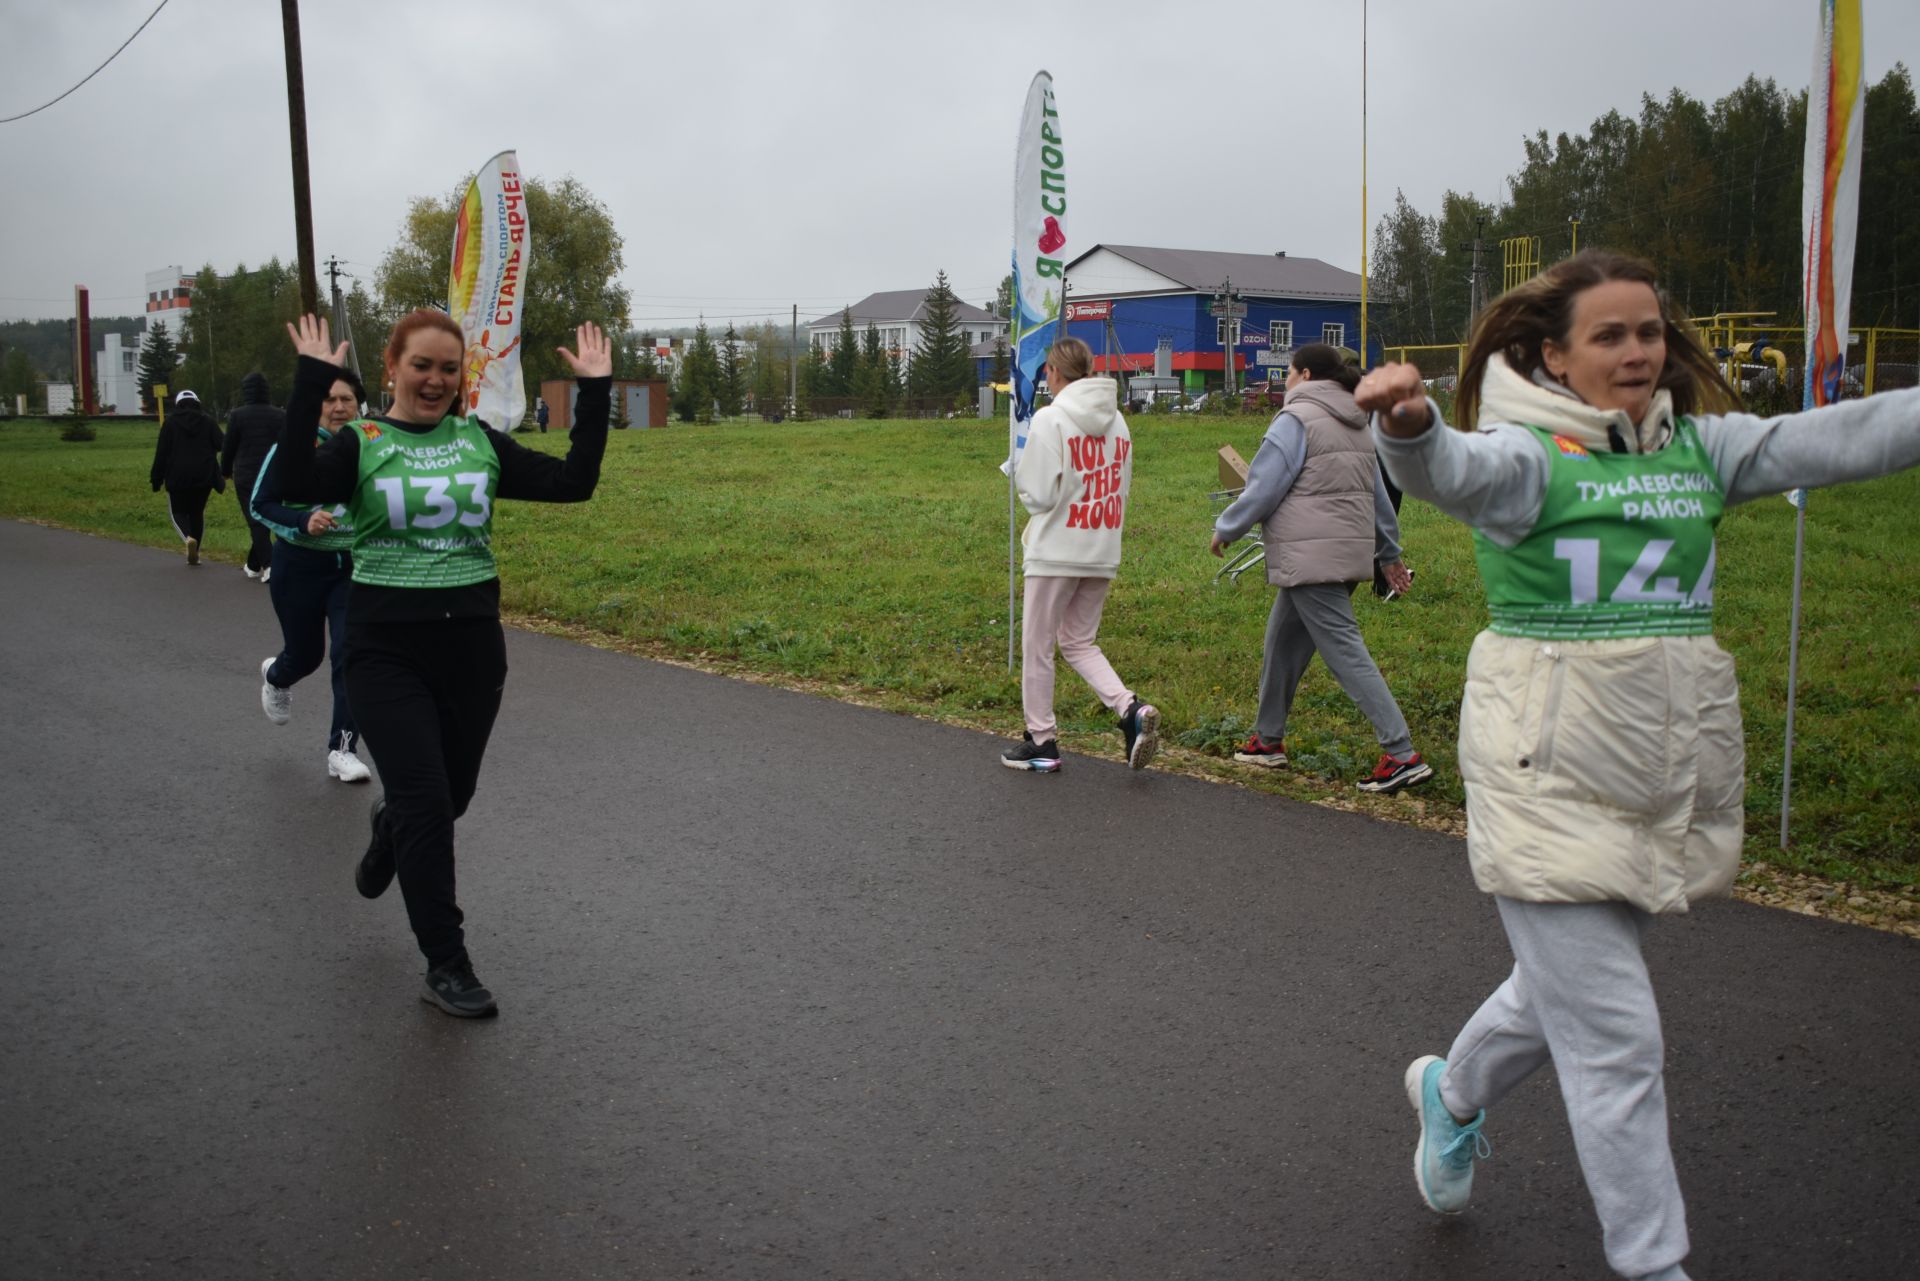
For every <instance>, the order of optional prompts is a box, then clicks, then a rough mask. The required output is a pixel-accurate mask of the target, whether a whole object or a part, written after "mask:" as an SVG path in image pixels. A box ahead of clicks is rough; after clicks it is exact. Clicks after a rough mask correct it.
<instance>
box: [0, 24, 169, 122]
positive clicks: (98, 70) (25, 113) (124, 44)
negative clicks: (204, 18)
mask: <svg viewBox="0 0 1920 1281" xmlns="http://www.w3.org/2000/svg"><path fill="white" fill-rule="evenodd" d="M166 7H167V0H160V3H159V4H157V5H155V6H154V7H153V12H152V13H150V14H148V15H147V22H152V21H153V20H154V19H155V18H157V17H159V16H160V11H161V10H162V9H164V8H166ZM147 22H143V23H141V24H140V25H139V26H137V27H135V28H134V29H133V35H131V36H128V37H127V38H126V39H125V40H122V41H121V42H120V47H119V48H118V49H115V50H114V51H113V52H112V53H110V54H108V55H107V62H112V61H113V60H114V59H115V58H118V57H119V56H120V55H121V54H122V53H123V52H125V51H126V47H127V46H128V45H130V44H132V43H133V42H134V39H135V38H136V37H137V36H139V34H140V33H141V32H142V31H145V30H146V29H147ZM107 62H103V63H101V64H100V65H99V66H97V67H95V68H94V69H93V70H92V71H89V72H88V73H87V74H86V75H85V76H84V77H82V78H81V80H80V84H77V85H75V86H74V87H73V89H69V90H67V93H63V94H61V95H60V98H64V97H66V96H67V94H70V93H72V92H73V91H74V89H78V88H79V87H80V85H83V84H85V83H86V82H87V81H89V80H91V79H93V78H94V77H95V76H97V75H99V74H100V73H101V72H102V71H105V70H106V69H107ZM60 98H55V99H54V100H53V102H43V103H41V104H40V105H39V106H37V107H35V108H34V109H33V110H32V111H23V112H21V113H20V114H19V115H17V116H7V117H4V118H0V125H10V124H12V123H13V122H14V121H16V120H25V119H26V118H27V117H28V116H33V115H38V114H39V113H40V112H42V111H45V110H46V109H47V108H48V107H51V106H52V105H53V103H54V102H59V101H60Z"/></svg>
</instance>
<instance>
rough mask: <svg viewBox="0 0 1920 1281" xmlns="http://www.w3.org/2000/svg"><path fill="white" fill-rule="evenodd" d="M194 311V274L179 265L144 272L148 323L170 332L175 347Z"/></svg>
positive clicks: (150, 326) (150, 325)
mask: <svg viewBox="0 0 1920 1281" xmlns="http://www.w3.org/2000/svg"><path fill="white" fill-rule="evenodd" d="M192 314H193V277H192V276H189V275H187V274H186V273H185V272H183V271H181V270H180V268H178V267H162V268H160V270H158V271H150V272H148V273H147V326H148V328H152V327H153V326H154V325H165V326H166V327H167V329H168V330H169V331H170V332H171V333H172V334H173V342H174V345H175V346H179V344H180V332H181V330H182V328H183V327H184V326H185V325H186V323H187V317H188V316H190V315H192Z"/></svg>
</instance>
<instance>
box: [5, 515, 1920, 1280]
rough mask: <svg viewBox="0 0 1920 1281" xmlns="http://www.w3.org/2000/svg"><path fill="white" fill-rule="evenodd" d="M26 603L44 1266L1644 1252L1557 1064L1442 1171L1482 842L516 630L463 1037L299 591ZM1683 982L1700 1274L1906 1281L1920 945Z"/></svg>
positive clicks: (148, 589) (394, 1268) (115, 589)
mask: <svg viewBox="0 0 1920 1281" xmlns="http://www.w3.org/2000/svg"><path fill="white" fill-rule="evenodd" d="M0 602H3V603H0V611H3V612H0V620H3V621H0V735H3V736H0V816H3V817H0V986H3V989H4V993H5V999H4V1002H3V1003H0V1011H4V1013H3V1014H0V1277H5V1278H9V1279H12V1278H64V1277H102V1278H109V1277H110V1278H256V1277H258V1278H266V1277H297V1278H369V1279H372V1278H380V1279H386V1278H546V1277H554V1278H602V1277H604V1278H668V1277H706V1278H960V1277H966V1278H994V1279H997V1278H1024V1277H1060V1278H1078V1277H1117V1278H1156V1279H1158V1278H1296V1277H1297V1278H1322V1277H1324V1278H1400V1277H1406V1278H1495V1279H1500V1278H1516V1279H1521V1278H1524V1279H1529V1281H1531V1279H1533V1278H1604V1277H1606V1276H1608V1275H1610V1274H1609V1273H1608V1271H1607V1268H1606V1265H1605V1262H1604V1259H1603V1257H1602V1254H1601V1249H1600V1242H1599V1231H1598V1228H1597V1225H1596V1223H1595V1221H1594V1218H1593V1211H1592V1207H1591V1204H1590V1202H1589V1201H1588V1199H1587V1196H1586V1193H1585V1190H1584V1188H1583V1186H1582V1184H1581V1181H1580V1175H1579V1170H1578V1167H1577V1165H1576V1164H1575V1161H1574V1154H1573V1149H1572V1142H1571V1139H1570V1137H1569V1134H1568V1131H1567V1126H1566V1122H1565V1118H1564V1114H1563V1113H1562V1110H1561V1105H1560V1100H1559V1094H1558V1090H1557V1088H1556V1084H1555V1082H1554V1080H1553V1077H1552V1074H1551V1073H1550V1072H1543V1073H1541V1074H1540V1075H1539V1076H1538V1077H1537V1078H1536V1079H1534V1080H1532V1081H1530V1082H1528V1083H1527V1084H1526V1085H1525V1086H1523V1087H1522V1088H1521V1089H1520V1090H1519V1091H1518V1092H1517V1093H1516V1094H1515V1095H1514V1097H1512V1098H1511V1099H1510V1100H1508V1101H1507V1103H1506V1104H1505V1105H1504V1106H1502V1107H1501V1108H1500V1109H1499V1110H1498V1111H1497V1112H1496V1113H1495V1114H1494V1115H1493V1116H1492V1117H1491V1118H1490V1120H1489V1123H1488V1134H1489V1136H1490V1137H1491V1139H1492V1142H1493V1145H1494V1154H1493V1158H1492V1160H1491V1161H1489V1162H1487V1163H1485V1164H1483V1165H1482V1167H1481V1169H1480V1174H1479V1179H1478V1186H1477V1188H1476V1195H1475V1200H1474V1204H1473V1207H1472V1208H1471V1210H1470V1211H1469V1212H1468V1213H1467V1214H1465V1215H1463V1216H1460V1217H1458V1218H1453V1219H1442V1218H1440V1217H1438V1216H1435V1215H1433V1214H1431V1213H1430V1212H1428V1211H1427V1210H1426V1209H1425V1208H1424V1207H1423V1206H1422V1205H1421V1203H1420V1201H1419V1199H1418V1196H1417V1195H1416V1193H1415V1190H1414V1186H1413V1181H1412V1173H1411V1151H1412V1141H1413V1137H1414V1124H1413V1116H1412V1113H1411V1112H1410V1110H1409V1109H1408V1107H1407V1104H1406V1102H1405V1099H1404V1097H1403V1095H1402V1093H1401V1086H1400V1077H1401V1071H1402V1069H1403V1068H1404V1067H1405V1065H1406V1063H1407V1062H1408V1060H1410V1059H1411V1058H1412V1057H1414V1056H1415V1055H1417V1054H1420V1053H1425V1052H1443V1051H1444V1050H1445V1049H1446V1046H1447V1043H1448V1040H1449V1039H1450V1037H1451V1034H1452V1032H1453V1031H1454V1030H1455V1029H1456V1027H1457V1026H1458V1025H1459V1023H1460V1022H1461V1021H1462V1020H1463V1019H1464V1018H1465V1017H1466V1016H1467V1014H1468V1013H1470V1012H1471V1010H1472V1009H1473V1007H1474V1006H1475V1005H1476V1004H1477V1003H1478V1001H1479V1000H1480V998H1481V997H1482V996H1483V995H1484V994H1485V993H1486V992H1487V991H1488V990H1489V989H1491V988H1492V987H1493V986H1494V985H1495V984H1497V983H1498V982H1499V980H1500V979H1501V977H1502V976H1503V974H1504V972H1505V970H1506V968H1507V966H1508V964H1509V957H1508V953H1507V951H1506V948H1505V943H1504V939H1503V937H1502V935H1501V933H1500V930H1499V925H1498V921H1497V919H1496V917H1495V913H1494V911H1493V908H1492V905H1491V903H1490V902H1488V901H1487V900H1485V899H1484V898H1483V897H1482V896H1481V895H1479V894H1478V893H1476V892H1475V891H1474V889H1473V887H1472V884H1471V881H1470V879H1469V876H1468V873H1467V868H1466V864H1465V854H1464V848H1463V846H1462V844H1461V843H1460V842H1459V841H1456V840H1452V839H1448V838H1445V837H1441V836H1438V835H1433V834H1428V833H1424V832H1418V831H1413V830H1409V829H1404V828H1399V827H1394V826H1390V825H1386V824H1382V823H1379V822H1375V821H1371V820H1368V819H1365V818H1360V817H1356V816H1353V815H1348V814H1342V813H1336V812H1333V811H1329V810H1324V809H1319V808H1314V807H1311V806H1306V805H1300V804H1295V803H1291V802H1288V801H1285V800H1281V799H1277V798H1273V797H1267V796H1260V795H1254V794H1252V793H1247V792H1242V791H1239V790H1237V789H1235V788H1232V787H1225V786H1218V785H1214V784H1209V783H1205V782H1200V781H1197V780H1194V779H1188V778H1181V777H1175V776H1171V775H1168V774H1163V773H1159V772H1156V771H1152V770H1149V771H1146V772H1143V773H1135V772H1132V771H1129V770H1127V769H1126V768H1125V767H1124V766H1122V765H1120V764H1119V763H1117V762H1114V761H1106V760H1094V759H1090V758H1083V757H1073V756H1069V758H1068V759H1067V764H1066V767H1065V769H1063V770H1062V771H1061V772H1060V773H1059V774H1057V775H1053V776H1038V775H1021V774H1015V773H1013V772H1011V771H1008V770H1006V769H1003V768H1001V766H1000V764H999V762H998V750H999V748H1000V746H1001V743H1000V741H998V740H995V739H993V738H991V737H988V736H985V735H982V734H978V733H973V732H969V731H965V730H960V729H954V728H949V727H946V726H942V725H936V724H930V723H927V722H922V721H917V720H913V719H910V718H907V717H903V716H896V715H890V714H886V713H881V712H875V711H871V710H867V709H862V708H858V707H852V706H847V705H843V704H839V703H835V702H832V701H829V700H826V699H823V698H817V697H812V696H806V695H801V694H796V693H790V692H785V691H781V690H776V689H769V688H765V687H761V686H756V685H751V684H746V683H741V682H736V681H730V680H726V679H723V678H719V677H715V676H710V675H705V674H702V673H698V672H693V671H688V670H684V669H680V668H675V667H671V666H667V665H662V664H659V663H652V662H646V661H642V660H638V659H635V658H631V657H628V656H625V655H621V654H617V653H611V652H606V651H600V650H595V649H592V648H589V647H586V646H582V645H578V644H573V643H570V642H567V641H563V640H558V639H554V638H551V637H547V636H541V635H534V634H528V633H523V632H510V633H509V641H508V650H509V656H510V661H511V664H512V672H511V675H510V676H509V678H508V684H507V692H506V702H505V706H504V708H503V710H502V713H501V716H500V721H499V726H498V728H497V729H496V731H495V734H494V738H493V742H492V747H491V749H490V752H489V756H488V760H487V766H486V770H485V772H484V774H483V776H482V779H481V786H480V793H479V795H478V797H477V798H476V800H475V802H474V805H473V808H472V810H471V811H470V812H469V814H468V815H467V817H466V818H465V819H464V820H463V821H462V823H461V825H460V831H459V840H460V855H459V856H460V869H461V898H462V902H463V905H464V906H465V908H466V910H467V914H468V940H469V947H470V948H471V950H472V953H473V956H474V959H475V964H476V967H477V968H478V970H479V973H480V975H481V977H482V978H483V979H484V980H486V981H487V982H488V984H489V985H490V986H491V987H492V988H493V989H494V991H495V992H496V994H497V995H498V998H499V1001H500V1006H501V1011H502V1013H501V1016H500V1017H499V1018H498V1019H497V1020H491V1021H486V1022H463V1021H457V1020H454V1019H450V1018H448V1017H446V1016H445V1015H442V1014H440V1013H439V1012H437V1011H436V1010H434V1009H432V1008H430V1007H428V1006H427V1005H425V1004H422V1003H421V1002H420V1001H419V1000H418V999H417V990H418V988H419V985H420V977H421V971H422V962H421V960H420V957H419V955H418V953H417V952H416V950H415V949H414V946H413V942H412V939H411V936H410V935H409V933H408V931H407V928H406V922H405V916H404V913H403V911H402V907H401V904H400V901H399V895H398V892H397V891H394V892H390V893H389V894H388V895H387V896H386V897H385V898H382V899H381V900H379V901H377V902H372V903H369V902H366V901H364V900H362V899H360V898H359V897H358V896H356V895H355V894H354V892H353V889H352V886H351V883H350V882H351V874H352V867H353V863H354V861H355V859H356V858H357V857H358V855H359V853H360V850H361V849H362V847H363V845H364V840H365V832H366V822H365V815H366V809H367V804H368V802H369V800H370V799H371V797H372V795H374V794H375V793H374V789H375V788H377V787H378V784H377V782H376V783H375V784H373V785H372V787H364V786H363V787H348V786H345V785H342V784H339V783H335V782H332V781H330V780H329V779H328V778H327V775H326V770H325V764H324V739H325V733H326V722H325V706H326V692H325V684H324V673H322V674H321V675H317V676H315V677H313V678H310V679H309V680H308V681H307V682H305V683H303V684H302V685H300V686H299V687H297V688H296V689H295V691H294V721H293V723H292V724H291V725H289V726H286V727H275V726H273V725H271V724H269V723H268V722H267V721H266V719H265V718H264V717H263V716H262V715H261V712H260V707H259V698H258V690H259V683H258V682H259V677H258V671H259V664H260V660H261V659H262V658H263V657H265V656H266V655H268V654H271V653H273V652H275V651H276V650H277V649H278V645H279V640H278V631H277V628H276V625H275V622H274V619H273V614H272V611H271V608H270V606H269V603H268V600H267V593H266V591H265V590H264V589H263V588H261V587H259V586H257V585H255V584H253V583H250V582H248V581H246V580H245V579H244V578H243V577H242V575H241V573H240V571H239V570H238V569H237V568H236V567H233V566H230V565H207V566H202V567H200V568H197V569H189V568H187V567H186V566H185V564H184V563H183V561H182V559H181V558H180V557H179V556H177V555H168V554H163V553H161V552H157V551H152V550H147V549H141V548H135V547H130V546H126V545H122V544H118V543H114V542H110V541H106V540H103V539H97V538H91V537H87V536H84V535H78V534H72V533H65V532H59V531H53V530H47V529H42V528H38V527H33V526H26V525H20V524H14V523H10V522H0ZM1244 675H1245V677H1246V678H1247V679H1249V680H1251V679H1252V678H1253V675H1254V673H1253V672H1252V670H1251V669H1249V670H1248V671H1247V672H1246V673H1244ZM1648 955H1649V958H1650V961H1651V964H1652V967H1653V970H1654V974H1655V982H1656V985H1657V987H1658V991H1659V993H1660V999H1661V1006H1662V1011H1663V1015H1664V1019H1665V1027H1666V1033H1667V1044H1668V1085H1669V1091H1670V1094H1671V1099H1672V1121H1673V1133H1674V1147H1675V1152H1676V1157H1677V1160H1678V1164H1679V1169H1680V1175H1681V1180H1682V1184H1683V1186H1684V1188H1685V1190H1686V1193H1687V1197H1688V1205H1689V1213H1690V1223H1691V1226H1692V1232H1693V1241H1694V1254H1693V1257H1692V1259H1691V1261H1690V1263H1689V1269H1690V1271H1691V1272H1692V1275H1693V1276H1694V1277H1695V1278H1696V1279H1698V1281H1727V1279H1731V1278H1741V1279H1742V1281H1755V1279H1758V1278H1776V1277H1777V1278H1821V1279H1825V1278H1856V1277H1857V1278H1896V1277H1911V1276H1914V1275H1916V1274H1920V1177H1916V1174H1915V1154H1916V1153H1920V1119H1917V1118H1916V1110H1917V1107H1916V1101H1917V1100H1920V1060H1917V1059H1916V1054H1915V1047H1916V1029H1920V945H1916V944H1915V943H1913V942H1910V941H1908V940H1905V939H1901V938H1897V937H1893V936H1888V935H1883V934H1876V933H1871V932H1868V931H1865V930H1861V929H1856V928H1850V927H1845V926H1840V925H1835V924H1832V923H1828V922H1824V921H1819V920H1813V919H1808V918H1803V917H1797V916H1793V915H1788V914H1784V913H1779V912H1770V911H1766V910H1762V909H1758V908H1753V907H1749V906H1745V905H1742V904H1737V903H1730V902H1719V903H1712V904H1708V905H1705V906H1704V907H1703V908H1701V909H1700V910H1698V911H1696V912H1695V913H1693V914H1692V915H1690V916H1688V917H1684V918H1677V919H1672V920H1668V921H1664V922H1662V923H1660V925H1659V926H1658V927H1657V928H1656V929H1655V930H1653V931H1652V933H1651V935H1650V939H1649V944H1648Z"/></svg>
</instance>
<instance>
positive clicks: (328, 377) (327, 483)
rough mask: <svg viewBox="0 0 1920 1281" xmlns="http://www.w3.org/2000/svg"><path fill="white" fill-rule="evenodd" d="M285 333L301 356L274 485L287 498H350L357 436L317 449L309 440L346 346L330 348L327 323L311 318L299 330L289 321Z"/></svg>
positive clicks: (354, 479)
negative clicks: (289, 323)
mask: <svg viewBox="0 0 1920 1281" xmlns="http://www.w3.org/2000/svg"><path fill="white" fill-rule="evenodd" d="M287 335H288V336H289V337H290V338H292V339H293V349H294V351H295V352H297V353H298V354H299V357H300V360H299V363H298V364H297V365H296V366H295V368H294V373H293V390H292V391H291V392H290V393H289V394H288V396H287V415H286V423H285V424H284V426H283V427H282V429H281V433H280V447H279V450H278V453H279V458H278V460H277V462H276V464H275V466H276V470H277V475H276V478H275V483H276V484H277V485H278V486H279V489H280V496H281V497H283V498H285V499H287V500H288V501H290V502H296V503H342V502H345V501H346V500H347V499H349V498H351V497H353V487H354V485H355V484H356V483H357V482H358V480H359V478H360V439H359V437H357V436H355V435H354V434H353V433H352V432H350V431H343V432H341V433H340V434H339V435H337V436H335V437H334V438H333V439H332V440H330V441H328V442H327V443H326V444H325V445H323V446H321V447H320V448H319V449H315V448H314V447H313V440H314V438H315V437H316V436H317V435H318V434H319V431H320V407H321V406H322V405H323V404H324V403H325V402H326V398H327V392H328V390H329V389H330V388H332V386H333V380H334V379H335V378H338V377H339V376H340V371H341V369H342V368H343V367H344V366H342V364H341V362H342V361H343V360H345V359H346V357H347V344H345V343H341V344H340V345H339V346H338V347H335V346H332V345H331V343H330V342H329V341H328V334H327V322H326V321H325V320H324V319H318V318H316V317H313V316H302V317H301V318H300V324H299V327H298V328H295V327H294V326H293V325H288V326H287Z"/></svg>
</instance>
